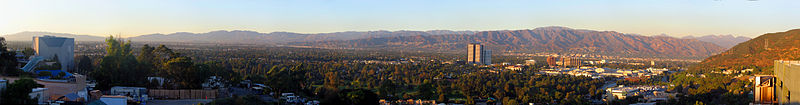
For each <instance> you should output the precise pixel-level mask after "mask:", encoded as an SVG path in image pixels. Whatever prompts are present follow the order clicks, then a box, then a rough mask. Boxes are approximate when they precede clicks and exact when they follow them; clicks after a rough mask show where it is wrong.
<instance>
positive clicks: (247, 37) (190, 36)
mask: <svg viewBox="0 0 800 105" xmlns="http://www.w3.org/2000/svg"><path fill="white" fill-rule="evenodd" d="M473 33H475V32H473V31H450V30H431V31H366V32H358V31H347V32H334V33H318V34H301V33H292V32H272V33H260V32H256V31H240V30H234V31H225V30H220V31H211V32H207V33H188V32H177V33H171V34H148V35H139V36H135V37H129V38H127V39H130V40H132V41H143V42H201V43H248V44H274V43H285V42H305V41H328V40H352V39H362V38H382V37H397V36H417V35H423V36H426V35H443V34H473ZM42 35H52V36H60V37H70V38H75V40H76V41H103V40H104V39H105V37H99V36H90V35H74V34H66V33H51V32H20V33H15V34H9V35H3V36H0V37H6V39H7V40H9V41H30V40H31V37H33V36H42Z"/></svg>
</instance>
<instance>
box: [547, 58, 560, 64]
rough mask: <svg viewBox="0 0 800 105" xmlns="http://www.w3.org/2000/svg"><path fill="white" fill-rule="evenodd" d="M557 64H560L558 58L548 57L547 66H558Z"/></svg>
mask: <svg viewBox="0 0 800 105" xmlns="http://www.w3.org/2000/svg"><path fill="white" fill-rule="evenodd" d="M556 62H558V58H556V57H553V56H548V57H547V65H548V66H556V64H557V63H556Z"/></svg>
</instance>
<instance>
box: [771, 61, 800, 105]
mask: <svg viewBox="0 0 800 105" xmlns="http://www.w3.org/2000/svg"><path fill="white" fill-rule="evenodd" d="M774 66H775V67H774V68H773V72H774V76H775V86H774V87H775V99H776V101H777V103H778V104H779V105H800V61H783V60H776V61H775V65H774Z"/></svg>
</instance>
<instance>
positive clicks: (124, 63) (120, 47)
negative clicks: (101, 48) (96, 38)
mask: <svg viewBox="0 0 800 105" xmlns="http://www.w3.org/2000/svg"><path fill="white" fill-rule="evenodd" d="M106 45H107V47H106V55H105V56H103V58H102V59H101V60H100V65H99V67H98V68H97V70H95V71H92V72H91V73H90V76H91V77H92V78H94V79H95V80H97V88H99V89H103V90H105V89H109V88H111V87H112V86H144V85H145V77H147V74H148V73H147V71H144V70H139V69H137V66H138V64H139V63H138V62H137V61H136V58H135V57H134V56H133V53H132V52H131V43H130V41H128V42H122V40H120V39H115V38H114V37H113V36H110V37H109V38H107V39H106Z"/></svg>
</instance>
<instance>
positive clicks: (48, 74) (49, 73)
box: [39, 71, 53, 77]
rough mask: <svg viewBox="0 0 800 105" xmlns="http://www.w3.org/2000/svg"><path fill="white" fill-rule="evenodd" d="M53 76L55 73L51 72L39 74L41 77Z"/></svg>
mask: <svg viewBox="0 0 800 105" xmlns="http://www.w3.org/2000/svg"><path fill="white" fill-rule="evenodd" d="M52 75H53V73H52V72H50V71H41V72H39V77H44V76H52Z"/></svg>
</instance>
